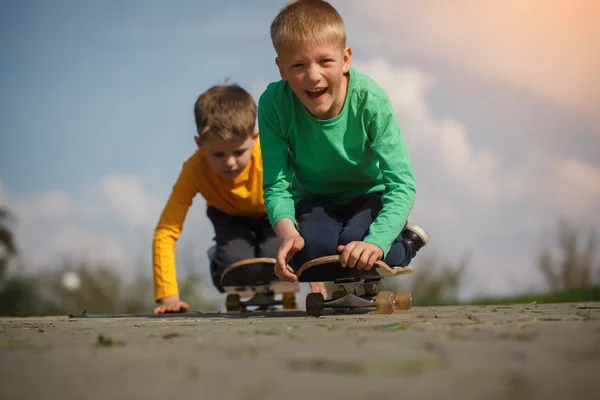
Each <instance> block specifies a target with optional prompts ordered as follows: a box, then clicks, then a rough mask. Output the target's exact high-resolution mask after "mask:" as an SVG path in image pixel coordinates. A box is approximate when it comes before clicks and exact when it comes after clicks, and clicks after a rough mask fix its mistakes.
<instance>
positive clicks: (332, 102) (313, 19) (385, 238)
mask: <svg viewBox="0 0 600 400" xmlns="http://www.w3.org/2000/svg"><path fill="white" fill-rule="evenodd" d="M271 39H272V41H273V46H274V48H275V51H276V53H277V58H276V59H275V62H276V64H277V67H278V68H279V73H280V75H281V78H282V80H280V81H278V82H273V83H271V84H269V85H268V87H267V89H266V90H265V91H264V93H263V94H262V95H261V97H260V99H259V103H258V126H259V131H260V132H261V144H260V145H261V150H262V154H263V168H264V169H263V188H264V199H265V206H266V209H267V213H268V215H269V219H270V222H271V224H272V225H273V227H274V229H275V232H276V233H277V236H278V238H279V240H280V248H279V251H278V254H277V265H276V267H275V269H276V274H277V276H279V278H280V279H284V280H291V281H294V280H296V279H297V277H296V276H295V275H294V274H292V273H291V272H289V271H288V270H287V268H286V264H287V263H289V264H290V265H291V266H293V267H294V268H295V269H298V268H299V267H300V266H301V265H302V264H303V263H305V262H306V261H309V260H311V259H313V258H317V257H321V256H325V255H331V254H338V253H339V254H340V260H341V263H342V265H343V266H344V267H350V268H365V269H370V268H372V267H373V264H374V263H375V261H377V260H380V259H382V260H384V261H385V262H386V263H388V265H390V266H392V267H395V266H406V265H408V264H409V263H410V261H411V260H412V258H413V257H414V256H415V255H416V253H417V251H418V250H419V249H420V248H422V247H423V246H425V245H426V244H427V242H428V241H429V235H428V234H427V232H425V230H423V229H422V228H420V227H419V226H417V225H414V224H410V223H407V220H408V216H409V214H410V212H411V210H412V207H413V203H414V199H415V191H416V189H415V180H414V176H413V172H412V168H411V164H410V158H409V155H408V151H407V148H406V145H405V142H404V140H403V138H402V134H401V131H400V127H399V124H398V121H397V120H396V117H395V115H394V111H393V109H392V105H391V103H390V100H389V98H388V95H387V94H386V93H385V91H384V90H383V89H381V88H380V87H379V86H378V85H377V83H375V82H374V81H373V80H372V79H371V78H369V77H368V76H366V75H364V74H362V73H360V72H359V71H357V70H355V69H353V68H351V66H350V61H351V57H352V50H351V49H350V47H347V46H346V32H345V27H344V22H343V20H342V18H341V17H340V15H339V14H338V12H337V11H336V10H335V9H334V8H333V7H332V6H331V5H330V4H329V3H327V2H325V1H321V0H297V1H293V2H291V3H289V4H288V5H286V6H285V7H284V8H283V9H282V10H281V11H280V12H279V14H278V15H277V16H276V17H275V19H274V21H273V22H272V24H271Z"/></svg>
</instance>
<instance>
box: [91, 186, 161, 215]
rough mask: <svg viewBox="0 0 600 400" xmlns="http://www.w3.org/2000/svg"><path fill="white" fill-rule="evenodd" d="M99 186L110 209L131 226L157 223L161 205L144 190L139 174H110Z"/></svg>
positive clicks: (101, 194)
mask: <svg viewBox="0 0 600 400" xmlns="http://www.w3.org/2000/svg"><path fill="white" fill-rule="evenodd" d="M98 188H99V194H100V196H101V198H102V199H103V200H105V201H106V202H107V203H108V205H109V207H110V210H111V211H112V212H113V213H114V214H116V215H119V216H120V217H121V218H123V219H124V220H125V221H126V222H127V223H128V224H129V225H130V226H131V227H138V226H146V225H148V224H150V225H155V224H156V221H157V216H158V215H159V214H158V213H159V212H160V207H161V205H160V204H159V202H158V201H157V199H156V198H154V197H152V196H150V195H149V194H148V193H145V192H144V188H143V187H142V181H141V179H140V177H139V176H136V175H112V176H108V177H106V178H104V179H103V180H102V181H101V182H100V184H99V187H98Z"/></svg>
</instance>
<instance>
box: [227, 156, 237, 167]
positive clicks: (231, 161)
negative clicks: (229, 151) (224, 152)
mask: <svg viewBox="0 0 600 400" xmlns="http://www.w3.org/2000/svg"><path fill="white" fill-rule="evenodd" d="M225 164H226V165H227V166H228V167H233V166H234V165H235V157H227V161H225Z"/></svg>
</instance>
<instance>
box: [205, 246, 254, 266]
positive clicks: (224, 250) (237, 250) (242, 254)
mask: <svg viewBox="0 0 600 400" xmlns="http://www.w3.org/2000/svg"><path fill="white" fill-rule="evenodd" d="M254 257H255V251H254V246H253V245H252V244H251V243H248V242H247V241H246V240H243V239H234V240H231V241H229V242H227V243H226V244H224V245H222V246H218V247H217V249H216V251H215V256H214V259H213V260H214V261H215V263H216V264H217V265H220V266H222V268H227V266H228V265H231V264H233V263H235V262H238V261H242V260H247V259H249V258H254Z"/></svg>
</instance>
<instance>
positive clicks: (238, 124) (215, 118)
mask: <svg viewBox="0 0 600 400" xmlns="http://www.w3.org/2000/svg"><path fill="white" fill-rule="evenodd" d="M194 117H195V119H196V130H197V131H198V136H199V139H200V143H204V141H206V139H207V138H209V137H216V138H219V139H224V140H232V139H246V138H247V137H248V136H250V135H252V134H253V133H254V128H255V126H256V103H255V102H254V99H253V98H252V96H251V95H250V93H248V92H247V91H246V90H244V89H243V88H241V87H240V86H238V85H235V84H232V85H216V86H213V87H211V88H210V89H208V90H207V91H205V92H204V93H202V94H201V95H200V96H199V97H198V99H197V100H196V103H195V104H194Z"/></svg>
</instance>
